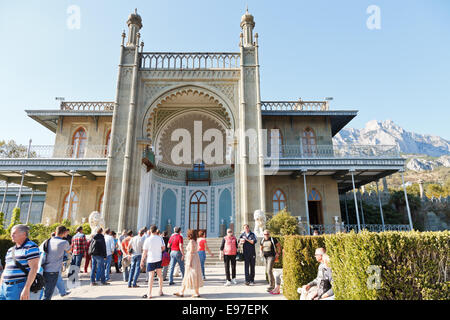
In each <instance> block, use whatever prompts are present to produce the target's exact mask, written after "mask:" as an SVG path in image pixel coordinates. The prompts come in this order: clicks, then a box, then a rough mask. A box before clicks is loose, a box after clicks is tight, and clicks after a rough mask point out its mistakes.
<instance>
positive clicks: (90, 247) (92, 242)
mask: <svg viewBox="0 0 450 320" xmlns="http://www.w3.org/2000/svg"><path fill="white" fill-rule="evenodd" d="M96 242H97V241H96V240H95V239H94V238H92V239H91V242H90V243H89V250H88V254H89V255H90V256H92V254H93V253H94V250H95V245H96Z"/></svg>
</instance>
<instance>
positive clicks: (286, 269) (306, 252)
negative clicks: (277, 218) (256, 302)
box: [283, 236, 325, 300]
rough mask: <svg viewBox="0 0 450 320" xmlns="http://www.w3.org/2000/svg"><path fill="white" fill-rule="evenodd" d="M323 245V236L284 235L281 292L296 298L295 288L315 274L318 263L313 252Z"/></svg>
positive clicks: (291, 298) (312, 277)
mask: <svg viewBox="0 0 450 320" xmlns="http://www.w3.org/2000/svg"><path fill="white" fill-rule="evenodd" d="M324 246H325V238H324V236H285V237H284V254H283V283H284V284H283V294H284V296H285V297H286V298H288V299H289V300H298V299H299V297H300V296H299V294H298V293H297V288H299V287H301V286H302V285H304V284H307V283H308V282H310V281H311V280H313V279H314V278H315V277H316V276H317V268H318V266H319V263H318V262H317V261H316V258H315V256H314V252H315V250H316V248H320V247H324Z"/></svg>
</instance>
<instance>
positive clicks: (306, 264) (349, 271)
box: [283, 231, 450, 300]
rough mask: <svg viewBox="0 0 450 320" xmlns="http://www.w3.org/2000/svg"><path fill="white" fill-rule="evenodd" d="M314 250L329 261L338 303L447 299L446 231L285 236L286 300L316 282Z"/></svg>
mask: <svg viewBox="0 0 450 320" xmlns="http://www.w3.org/2000/svg"><path fill="white" fill-rule="evenodd" d="M319 247H326V249H327V254H328V255H329V256H330V258H331V268H332V272H333V290H334V293H335V298H336V299H337V300H343V299H344V300H422V299H444V300H449V299H450V268H449V263H450V250H449V247H450V232H449V231H444V232H417V231H413V232H382V233H371V232H367V231H363V232H361V233H359V234H355V233H354V232H351V233H347V234H344V233H338V234H333V235H324V236H315V237H314V236H313V237H311V236H287V237H285V241H284V250H285V255H284V259H283V263H284V267H283V277H284V287H283V292H284V295H285V296H286V297H287V298H288V299H290V300H293V299H298V298H299V294H298V293H297V288H299V287H301V286H302V285H304V284H306V283H308V282H309V281H311V280H312V279H314V278H315V277H316V275H317V267H318V263H317V262H316V261H315V257H314V250H315V249H316V248H319ZM377 269H378V270H379V271H380V273H379V277H377ZM377 284H379V285H378V286H377Z"/></svg>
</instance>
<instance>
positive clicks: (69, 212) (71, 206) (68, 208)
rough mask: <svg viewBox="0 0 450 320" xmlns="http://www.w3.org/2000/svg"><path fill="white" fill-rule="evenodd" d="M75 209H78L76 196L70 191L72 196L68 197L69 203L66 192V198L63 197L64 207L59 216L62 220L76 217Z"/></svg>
mask: <svg viewBox="0 0 450 320" xmlns="http://www.w3.org/2000/svg"><path fill="white" fill-rule="evenodd" d="M77 209H78V195H77V194H76V193H75V192H74V191H72V196H71V197H70V203H69V193H68V192H67V194H66V196H65V197H64V205H63V209H62V214H61V216H62V220H64V219H71V218H73V217H76V215H77Z"/></svg>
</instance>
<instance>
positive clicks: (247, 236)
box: [239, 224, 257, 286]
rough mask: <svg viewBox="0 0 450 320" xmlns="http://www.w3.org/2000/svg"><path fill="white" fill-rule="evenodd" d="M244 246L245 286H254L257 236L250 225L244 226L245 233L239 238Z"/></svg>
mask: <svg viewBox="0 0 450 320" xmlns="http://www.w3.org/2000/svg"><path fill="white" fill-rule="evenodd" d="M239 241H240V243H241V244H242V246H243V254H244V270H245V285H247V286H249V285H250V286H253V285H254V284H255V263H256V251H255V244H256V241H257V239H256V235H255V234H254V233H253V232H251V231H250V227H249V225H248V224H244V232H242V234H241V235H240V237H239Z"/></svg>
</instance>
